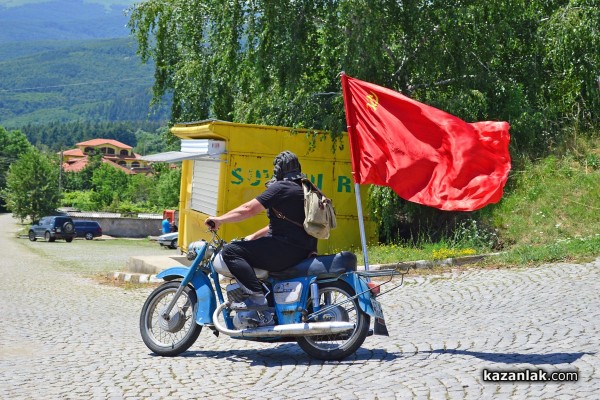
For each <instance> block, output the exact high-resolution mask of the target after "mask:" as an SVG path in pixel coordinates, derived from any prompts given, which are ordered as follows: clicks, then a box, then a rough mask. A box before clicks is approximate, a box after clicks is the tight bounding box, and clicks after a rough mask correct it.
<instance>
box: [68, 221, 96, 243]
mask: <svg viewBox="0 0 600 400" xmlns="http://www.w3.org/2000/svg"><path fill="white" fill-rule="evenodd" d="M73 223H74V224H75V231H76V232H77V237H84V238H86V240H92V239H93V238H95V237H100V236H102V228H101V227H100V224H99V223H97V222H96V221H77V220H76V221H73Z"/></svg>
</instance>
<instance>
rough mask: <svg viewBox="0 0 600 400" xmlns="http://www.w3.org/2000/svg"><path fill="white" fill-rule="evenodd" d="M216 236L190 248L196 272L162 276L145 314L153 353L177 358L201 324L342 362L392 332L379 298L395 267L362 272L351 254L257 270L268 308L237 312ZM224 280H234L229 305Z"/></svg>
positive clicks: (236, 295)
mask: <svg viewBox="0 0 600 400" xmlns="http://www.w3.org/2000/svg"><path fill="white" fill-rule="evenodd" d="M212 235H213V237H212V239H211V240H210V241H209V242H207V241H204V240H201V241H197V242H193V243H191V244H190V245H189V247H188V251H187V258H188V259H189V260H190V261H191V260H193V262H192V264H191V266H190V267H189V268H187V267H173V268H168V269H166V270H164V271H162V272H160V273H159V274H158V275H157V277H158V278H161V279H163V280H164V281H165V282H164V283H163V284H161V285H160V286H159V287H157V288H156V289H155V290H154V291H153V292H152V293H151V294H150V296H148V298H147V299H146V301H145V303H144V305H143V307H142V311H141V315H140V331H141V336H142V339H143V341H144V343H145V344H146V346H147V347H148V348H149V349H150V350H152V351H153V352H154V353H156V354H158V355H161V356H168V357H170V356H175V355H178V354H180V353H182V352H184V351H186V350H187V349H188V348H189V347H190V346H191V345H192V344H194V342H195V341H196V339H197V338H198V336H199V334H200V332H201V330H202V327H207V328H208V329H211V330H212V331H213V333H214V334H215V335H216V336H219V334H225V335H227V336H230V337H231V338H233V339H244V340H251V341H258V342H270V343H278V342H290V341H295V342H297V343H298V345H299V346H300V348H302V350H304V351H305V352H306V353H307V354H308V355H309V356H311V357H313V358H316V359H320V360H341V359H343V358H346V357H348V356H349V355H351V354H353V353H354V352H355V351H356V350H358V348H359V347H360V346H361V345H362V344H363V342H364V341H365V339H366V337H367V336H370V335H372V334H376V335H386V336H387V335H388V332H387V328H386V325H385V318H384V315H383V311H382V308H381V304H380V303H379V301H378V300H376V299H375V297H376V296H377V295H378V294H379V293H380V286H381V285H382V284H384V283H387V282H390V281H391V279H392V277H393V276H394V275H396V274H397V271H396V270H383V271H381V270H380V271H357V259H356V255H354V254H353V253H352V252H348V251H342V252H340V253H337V254H332V255H323V256H316V257H311V258H307V259H305V260H303V261H301V262H300V263H298V264H297V265H295V266H293V267H292V268H289V269H287V270H284V271H281V272H268V271H265V270H262V269H258V268H255V272H256V275H257V277H258V278H259V280H260V281H261V282H262V284H263V285H264V287H265V288H266V289H267V290H268V293H267V295H266V296H267V300H268V306H267V307H263V309H260V310H247V309H246V310H244V309H239V308H236V305H237V304H239V302H240V301H243V299H244V296H243V292H242V290H241V288H240V286H239V284H238V283H237V282H236V281H235V278H234V277H233V275H232V274H231V273H230V272H229V270H228V269H227V266H226V265H225V263H224V262H223V259H222V257H221V254H220V252H221V250H222V248H223V246H224V245H225V243H226V242H225V241H224V240H222V239H221V238H220V237H219V236H218V235H217V233H216V231H212ZM384 276H386V277H388V278H389V279H388V280H387V281H385V282H383V283H376V282H374V281H372V280H371V278H375V277H384ZM402 276H403V277H404V275H403V274H402ZM221 277H223V278H224V279H225V280H227V279H230V283H229V284H228V285H226V286H225V294H226V295H227V300H225V298H224V296H223V288H222V286H221V280H220V278H221ZM401 284H402V283H401ZM401 284H400V285H401ZM371 318H373V319H374V323H373V329H370V325H371V323H370V322H371Z"/></svg>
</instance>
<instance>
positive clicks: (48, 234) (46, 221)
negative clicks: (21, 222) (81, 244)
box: [29, 215, 76, 242]
mask: <svg viewBox="0 0 600 400" xmlns="http://www.w3.org/2000/svg"><path fill="white" fill-rule="evenodd" d="M75 235H76V231H75V225H74V224H73V220H72V219H71V218H70V217H65V216H61V215H53V216H48V217H42V218H40V220H39V221H37V222H34V224H33V225H31V227H30V228H29V240H31V241H32V242H35V241H36V240H37V238H44V239H45V240H46V242H54V241H55V240H56V239H64V240H66V241H67V242H72V241H73V238H74V237H75Z"/></svg>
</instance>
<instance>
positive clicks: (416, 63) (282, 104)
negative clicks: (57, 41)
mask: <svg viewBox="0 0 600 400" xmlns="http://www.w3.org/2000/svg"><path fill="white" fill-rule="evenodd" d="M599 13H600V2H599V1H598V0H571V1H564V0H563V1H550V2H548V1H517V2H511V3H507V2H486V3H481V2H475V1H433V2H432V1H427V2H426V1H412V2H393V1H385V0H381V1H376V2H367V1H364V0H343V1H337V2H329V1H318V0H302V1H280V0H277V1H274V0H257V1H253V2H246V1H242V0H232V1H228V2H225V3H224V2H222V1H215V0H202V1H199V0H194V1H192V0H174V1H170V2H164V1H161V0H149V1H145V2H143V3H140V4H137V5H136V6H134V7H133V8H132V9H131V18H130V28H131V31H132V33H133V34H134V35H135V37H136V39H137V41H138V44H139V47H138V52H139V54H140V55H141V57H142V59H143V60H144V61H148V60H150V59H153V60H154V62H155V82H154V96H155V97H154V98H155V101H156V102H158V101H160V99H161V98H162V96H164V95H165V94H167V93H172V94H173V103H172V115H171V118H172V122H181V121H190V120H199V119H205V118H208V117H215V118H218V119H224V120H233V121H240V122H246V123H265V124H273V125H282V126H291V127H300V126H302V127H308V128H315V129H324V130H330V131H332V132H333V133H336V132H340V131H341V130H343V129H344V127H345V124H344V115H343V107H342V101H341V98H340V93H339V92H340V89H339V85H340V82H339V77H338V74H339V72H340V71H346V72H347V73H348V74H349V75H351V76H355V77H357V78H360V79H364V80H367V81H370V82H374V83H377V84H380V85H383V86H387V87H390V88H392V89H395V90H399V91H401V92H403V93H405V94H408V95H411V96H413V97H415V98H417V99H420V100H423V101H425V102H428V103H430V104H432V105H433V106H436V107H439V108H442V109H445V110H448V111H449V112H451V113H454V114H456V115H458V116H459V117H462V118H464V119H466V120H480V119H503V120H508V121H510V122H511V124H512V126H513V129H512V135H513V146H515V147H517V148H519V149H522V150H524V151H530V152H539V151H546V150H548V148H551V147H552V146H553V145H555V144H556V143H557V141H559V140H561V139H564V138H561V137H560V135H564V132H563V131H562V130H561V129H556V128H560V127H561V126H562V125H564V124H565V123H575V122H579V123H585V124H588V125H589V124H592V123H594V124H598V121H599V114H598V109H599V107H597V105H598V101H599V98H600V95H599V93H598V90H595V89H594V87H595V86H594V85H596V79H597V78H596V76H595V75H594V74H597V71H598V70H599V69H600V58H599V57H600V55H599V54H598V52H597V51H596V49H597V48H598V40H600V39H598V38H599V35H597V32H598V29H599V28H600V14H599ZM565 17H567V18H568V23H567V24H566V25H565V24H562V21H563V19H564V18H565ZM565 99H566V101H565ZM562 104H568V105H569V107H572V106H573V105H574V104H575V105H576V111H577V112H576V113H575V114H574V113H573V110H572V109H571V108H565V107H564V106H561V105H562ZM540 131H541V133H542V134H541V135H540ZM550 139H551V140H550Z"/></svg>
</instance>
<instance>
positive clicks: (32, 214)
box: [2, 149, 59, 221]
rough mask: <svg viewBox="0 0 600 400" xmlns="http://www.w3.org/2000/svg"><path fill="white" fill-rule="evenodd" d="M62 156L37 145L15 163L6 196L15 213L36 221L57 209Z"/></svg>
mask: <svg viewBox="0 0 600 400" xmlns="http://www.w3.org/2000/svg"><path fill="white" fill-rule="evenodd" d="M58 169H59V165H58V159H57V158H56V157H53V156H48V155H46V154H44V153H41V152H39V151H38V150H36V149H30V150H29V151H27V152H25V153H23V154H21V157H20V159H19V160H18V161H16V162H14V163H12V164H11V166H10V167H9V169H8V175H7V178H6V189H5V190H4V191H2V197H3V198H4V200H5V201H6V205H7V207H8V209H9V210H11V211H12V213H13V215H14V216H16V217H18V218H20V219H21V220H24V219H25V218H27V217H29V218H30V219H31V220H32V221H34V220H37V219H39V218H40V217H42V216H44V215H47V214H51V213H53V212H54V211H55V210H56V208H57V206H58V204H59V192H58Z"/></svg>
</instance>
